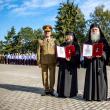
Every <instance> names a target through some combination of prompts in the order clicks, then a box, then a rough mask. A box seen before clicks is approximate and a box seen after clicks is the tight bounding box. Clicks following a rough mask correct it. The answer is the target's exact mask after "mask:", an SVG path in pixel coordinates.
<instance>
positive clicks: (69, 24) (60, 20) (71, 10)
mask: <svg viewBox="0 0 110 110" xmlns="http://www.w3.org/2000/svg"><path fill="white" fill-rule="evenodd" d="M56 18H57V21H56V26H55V29H56V32H57V33H58V36H57V39H59V40H61V42H62V41H63V39H64V37H65V32H67V31H71V32H74V33H75V34H76V36H78V37H83V36H84V28H85V19H84V15H83V14H82V12H81V10H80V9H79V8H78V5H75V4H74V1H73V2H69V0H68V1H67V3H61V4H60V7H59V9H58V15H57V17H56Z"/></svg>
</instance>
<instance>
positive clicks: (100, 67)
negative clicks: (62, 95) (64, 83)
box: [83, 23, 110, 101]
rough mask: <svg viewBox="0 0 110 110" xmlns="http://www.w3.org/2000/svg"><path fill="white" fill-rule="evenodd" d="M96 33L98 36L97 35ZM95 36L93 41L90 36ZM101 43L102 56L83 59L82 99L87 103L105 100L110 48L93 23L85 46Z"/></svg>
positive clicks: (98, 28)
mask: <svg viewBox="0 0 110 110" xmlns="http://www.w3.org/2000/svg"><path fill="white" fill-rule="evenodd" d="M97 31H98V32H99V34H97ZM94 33H95V34H97V36H99V37H96V39H95V36H94V38H93V37H92V34H94ZM94 43H103V45H104V48H103V55H102V56H96V57H91V58H90V57H85V60H84V63H85V67H86V76H85V86H84V95H83V98H84V99H85V100H87V101H92V100H94V101H101V100H106V99H107V91H108V83H107V70H106V65H107V63H108V58H109V54H110V53H109V52H110V47H109V45H108V43H107V40H106V39H105V37H104V35H103V33H102V31H101V29H100V27H99V26H98V25H97V24H96V23H94V24H92V25H91V26H90V31H89V38H88V40H87V42H86V44H91V45H92V44H94Z"/></svg>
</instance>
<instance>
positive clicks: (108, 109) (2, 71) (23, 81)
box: [0, 64, 110, 110]
mask: <svg viewBox="0 0 110 110" xmlns="http://www.w3.org/2000/svg"><path fill="white" fill-rule="evenodd" d="M107 69H108V84H110V68H109V67H107ZM84 77H85V70H84V69H79V70H78V87H79V91H78V92H79V93H78V96H77V97H74V98H57V97H52V96H41V93H42V92H43V87H42V81H41V74H40V69H39V68H38V67H37V66H21V65H2V64H0V110H110V101H102V102H97V101H92V102H89V101H84V100H83V99H82V93H83V86H84ZM56 79H57V73H56ZM56 83H57V80H56ZM55 89H56V84H55ZM108 93H109V94H108V97H110V85H109V91H108Z"/></svg>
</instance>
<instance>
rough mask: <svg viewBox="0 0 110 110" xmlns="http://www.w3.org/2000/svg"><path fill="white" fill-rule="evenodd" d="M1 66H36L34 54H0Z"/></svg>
mask: <svg viewBox="0 0 110 110" xmlns="http://www.w3.org/2000/svg"><path fill="white" fill-rule="evenodd" d="M0 63H1V64H17V65H37V55H36V53H26V54H22V53H13V54H10V53H9V54H0Z"/></svg>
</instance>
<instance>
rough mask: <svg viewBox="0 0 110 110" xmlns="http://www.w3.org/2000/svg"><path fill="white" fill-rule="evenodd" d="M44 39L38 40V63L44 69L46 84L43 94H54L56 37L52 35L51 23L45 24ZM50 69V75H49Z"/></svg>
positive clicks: (43, 74)
mask: <svg viewBox="0 0 110 110" xmlns="http://www.w3.org/2000/svg"><path fill="white" fill-rule="evenodd" d="M43 30H44V39H43V40H41V39H39V40H38V49H37V63H38V66H39V67H41V70H42V81H43V86H44V89H45V90H44V93H43V94H42V96H43V95H48V94H50V95H54V83H55V67H56V55H55V39H54V38H53V37H52V36H51V32H52V27H51V26H50V25H45V26H43ZM48 70H49V75H48Z"/></svg>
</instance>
